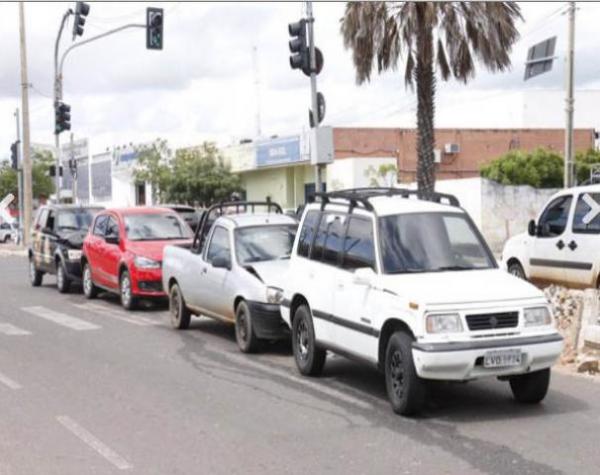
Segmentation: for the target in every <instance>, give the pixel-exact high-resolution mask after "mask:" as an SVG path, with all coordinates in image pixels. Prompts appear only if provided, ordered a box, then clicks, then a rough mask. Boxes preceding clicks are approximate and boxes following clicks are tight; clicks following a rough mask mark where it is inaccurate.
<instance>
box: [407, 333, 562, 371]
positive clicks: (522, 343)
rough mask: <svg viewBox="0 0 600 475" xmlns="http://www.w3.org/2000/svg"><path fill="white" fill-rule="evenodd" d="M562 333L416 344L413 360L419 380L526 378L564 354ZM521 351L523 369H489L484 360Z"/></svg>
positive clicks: (548, 365) (547, 366)
mask: <svg viewBox="0 0 600 475" xmlns="http://www.w3.org/2000/svg"><path fill="white" fill-rule="evenodd" d="M562 346H563V339H562V337H561V336H560V335H559V334H558V333H551V334H546V335H537V336H525V337H514V338H501V339H497V338H495V339H485V340H469V341H462V342H436V343H425V342H415V343H413V360H414V363H415V368H416V370H417V374H418V375H419V377H421V378H424V379H439V380H455V381H465V380H469V379H476V378H481V377H486V376H508V375H513V374H523V373H528V372H532V371H538V370H541V369H545V368H549V367H551V366H552V365H553V364H554V363H555V362H556V360H557V359H558V357H559V356H560V353H561V351H562ZM505 349H506V350H508V349H519V350H521V353H522V359H521V364H520V365H519V366H511V367H500V368H485V367H484V366H483V357H484V355H485V353H486V352H488V351H494V350H505Z"/></svg>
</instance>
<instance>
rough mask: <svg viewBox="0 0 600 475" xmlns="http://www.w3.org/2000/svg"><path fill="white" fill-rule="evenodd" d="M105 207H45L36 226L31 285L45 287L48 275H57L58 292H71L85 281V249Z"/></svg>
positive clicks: (31, 259)
mask: <svg viewBox="0 0 600 475" xmlns="http://www.w3.org/2000/svg"><path fill="white" fill-rule="evenodd" d="M101 210H102V208H101V207H84V206H69V205H45V206H42V207H40V209H39V210H38V212H37V215H36V218H35V221H34V223H33V230H32V233H31V247H30V248H29V278H30V280H31V285H33V286H34V287H38V286H39V285H41V284H42V278H43V276H44V274H46V273H48V274H56V285H57V287H58V291H59V292H61V293H65V292H68V291H69V288H70V286H71V282H80V281H81V247H82V245H83V238H84V237H85V235H86V234H87V231H88V228H89V227H90V224H91V222H92V220H93V218H94V216H95V215H96V213H98V211H101Z"/></svg>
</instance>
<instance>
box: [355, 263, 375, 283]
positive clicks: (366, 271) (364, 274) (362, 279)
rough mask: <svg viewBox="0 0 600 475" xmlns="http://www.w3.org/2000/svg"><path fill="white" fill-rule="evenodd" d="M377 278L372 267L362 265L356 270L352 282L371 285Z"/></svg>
mask: <svg viewBox="0 0 600 475" xmlns="http://www.w3.org/2000/svg"><path fill="white" fill-rule="evenodd" d="M374 278H375V272H374V271H373V269H371V268H370V267H361V268H359V269H356V270H355V271H354V278H353V280H352V282H353V283H354V284H356V285H364V286H366V287H371V286H372V285H373V280H374Z"/></svg>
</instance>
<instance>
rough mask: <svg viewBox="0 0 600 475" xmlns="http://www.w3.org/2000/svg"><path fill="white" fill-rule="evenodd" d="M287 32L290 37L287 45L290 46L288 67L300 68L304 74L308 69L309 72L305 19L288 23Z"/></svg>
mask: <svg viewBox="0 0 600 475" xmlns="http://www.w3.org/2000/svg"><path fill="white" fill-rule="evenodd" d="M288 32H289V34H290V36H291V37H292V39H291V40H290V41H289V43H288V45H289V47H290V52H291V53H292V55H291V56H290V67H291V68H292V69H301V70H302V71H303V72H304V74H306V72H307V71H308V74H310V52H309V50H308V41H307V37H306V20H305V19H304V18H303V19H302V20H300V21H298V22H296V23H290V24H289V25H288Z"/></svg>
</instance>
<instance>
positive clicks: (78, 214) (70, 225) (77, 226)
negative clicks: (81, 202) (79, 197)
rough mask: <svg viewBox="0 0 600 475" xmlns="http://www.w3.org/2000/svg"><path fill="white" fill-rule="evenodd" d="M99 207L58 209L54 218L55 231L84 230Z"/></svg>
mask: <svg viewBox="0 0 600 475" xmlns="http://www.w3.org/2000/svg"><path fill="white" fill-rule="evenodd" d="M99 211H100V208H96V209H94V208H81V209H69V210H60V211H59V212H58V214H57V218H56V230H57V231H69V230H72V231H79V230H83V231H86V230H87V229H88V228H89V227H90V224H92V220H93V219H94V216H96V214H97V213H98V212H99Z"/></svg>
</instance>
